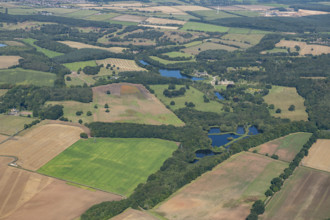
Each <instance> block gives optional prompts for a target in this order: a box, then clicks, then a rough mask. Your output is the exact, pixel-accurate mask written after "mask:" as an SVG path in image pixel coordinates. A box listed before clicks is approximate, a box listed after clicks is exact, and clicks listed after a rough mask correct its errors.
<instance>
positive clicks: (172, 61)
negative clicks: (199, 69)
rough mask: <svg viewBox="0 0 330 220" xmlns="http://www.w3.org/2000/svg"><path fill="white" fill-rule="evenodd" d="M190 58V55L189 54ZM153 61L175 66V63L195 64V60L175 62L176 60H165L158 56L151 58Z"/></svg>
mask: <svg viewBox="0 0 330 220" xmlns="http://www.w3.org/2000/svg"><path fill="white" fill-rule="evenodd" d="M187 55H188V56H190V55H189V54H187ZM150 58H151V59H153V60H155V61H158V62H160V63H162V64H165V65H167V64H174V63H187V62H194V61H195V60H183V61H174V60H165V59H162V58H159V57H156V56H150Z"/></svg>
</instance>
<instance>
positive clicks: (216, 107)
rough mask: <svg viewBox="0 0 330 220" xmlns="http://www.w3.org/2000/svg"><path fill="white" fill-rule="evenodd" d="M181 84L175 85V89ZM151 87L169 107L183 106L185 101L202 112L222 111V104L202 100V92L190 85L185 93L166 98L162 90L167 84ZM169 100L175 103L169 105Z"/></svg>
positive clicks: (177, 107)
mask: <svg viewBox="0 0 330 220" xmlns="http://www.w3.org/2000/svg"><path fill="white" fill-rule="evenodd" d="M181 87H183V86H176V90H178V89H180V88H181ZM151 88H152V89H153V90H155V94H156V95H157V97H158V98H159V99H160V100H161V101H162V102H163V103H164V104H165V105H167V106H170V108H171V109H173V110H176V109H179V108H184V107H185V102H193V103H194V104H195V107H194V108H195V109H196V110H198V111H204V112H216V113H221V112H222V104H220V103H219V102H216V101H212V100H211V101H210V102H208V103H205V102H204V98H203V96H204V93H202V92H201V91H199V90H197V89H195V88H193V87H190V88H189V89H187V90H186V93H185V95H183V96H179V97H173V98H168V97H166V96H164V94H163V91H164V90H165V89H167V88H168V85H152V86H151ZM171 101H174V102H175V105H170V103H171Z"/></svg>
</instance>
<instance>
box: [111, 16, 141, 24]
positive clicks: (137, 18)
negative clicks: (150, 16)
mask: <svg viewBox="0 0 330 220" xmlns="http://www.w3.org/2000/svg"><path fill="white" fill-rule="evenodd" d="M145 19H146V18H145V17H142V16H136V15H119V16H117V17H114V18H112V19H111V20H115V21H128V22H141V21H144V20H145Z"/></svg>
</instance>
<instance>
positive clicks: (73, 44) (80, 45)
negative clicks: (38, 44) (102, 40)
mask: <svg viewBox="0 0 330 220" xmlns="http://www.w3.org/2000/svg"><path fill="white" fill-rule="evenodd" d="M58 42H59V43H62V44H65V45H68V46H69V47H72V48H76V49H83V48H92V49H100V50H107V51H110V52H113V53H121V52H122V51H123V49H125V48H124V47H99V46H94V45H90V44H84V43H80V42H75V41H58Z"/></svg>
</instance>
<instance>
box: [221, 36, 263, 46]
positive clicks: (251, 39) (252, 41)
mask: <svg viewBox="0 0 330 220" xmlns="http://www.w3.org/2000/svg"><path fill="white" fill-rule="evenodd" d="M264 36H265V35H264V34H226V35H224V36H222V37H221V39H223V40H229V41H234V42H240V43H248V44H249V45H251V46H254V45H256V44H258V43H259V42H260V40H261V39H262V38H263V37H264Z"/></svg>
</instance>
